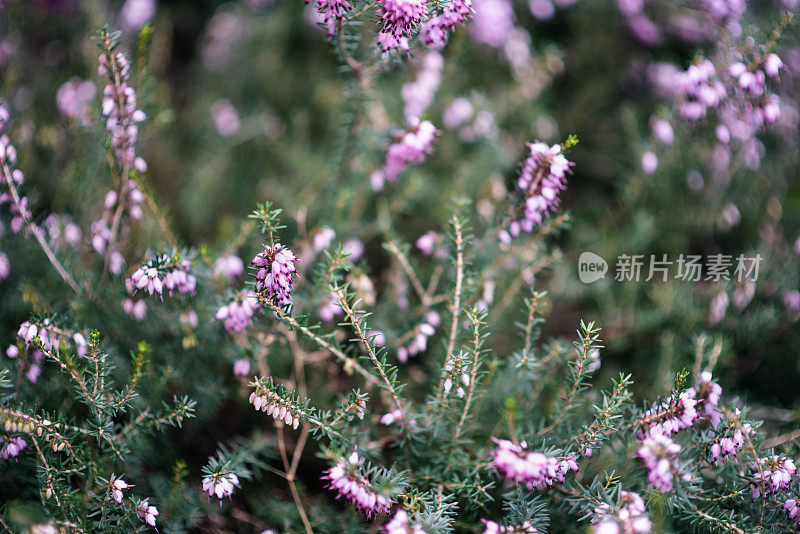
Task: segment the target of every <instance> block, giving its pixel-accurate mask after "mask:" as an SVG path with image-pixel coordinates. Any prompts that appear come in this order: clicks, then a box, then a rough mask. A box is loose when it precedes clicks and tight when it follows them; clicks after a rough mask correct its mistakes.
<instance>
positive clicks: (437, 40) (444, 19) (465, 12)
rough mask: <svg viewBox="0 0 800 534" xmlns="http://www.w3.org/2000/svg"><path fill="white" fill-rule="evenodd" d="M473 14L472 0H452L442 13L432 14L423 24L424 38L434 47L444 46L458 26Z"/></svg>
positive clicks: (426, 42) (421, 31) (422, 32)
mask: <svg viewBox="0 0 800 534" xmlns="http://www.w3.org/2000/svg"><path fill="white" fill-rule="evenodd" d="M472 14H473V10H472V0H451V2H450V3H449V4H447V5H445V6H444V8H443V9H442V11H441V13H438V14H436V15H434V16H432V17H431V18H430V19H429V20H428V21H427V22H425V23H424V24H423V25H422V29H421V30H420V35H421V36H422V40H423V41H424V42H425V44H427V45H428V46H431V47H433V48H441V47H443V46H444V45H446V44H447V40H448V39H449V37H450V33H452V32H453V31H455V29H456V26H458V25H459V24H463V23H464V22H466V21H467V20H468V19H469V18H470V17H471V16H472Z"/></svg>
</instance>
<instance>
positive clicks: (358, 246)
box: [342, 238, 364, 263]
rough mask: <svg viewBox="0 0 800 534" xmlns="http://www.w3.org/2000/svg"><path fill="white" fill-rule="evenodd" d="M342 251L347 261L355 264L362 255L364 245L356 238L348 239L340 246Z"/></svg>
mask: <svg viewBox="0 0 800 534" xmlns="http://www.w3.org/2000/svg"><path fill="white" fill-rule="evenodd" d="M342 249H343V250H344V252H345V253H346V254H347V258H346V259H347V261H349V262H350V263H355V262H357V261H358V260H360V259H361V256H363V255H364V243H362V242H361V241H360V240H358V239H356V238H352V239H348V240H347V241H345V243H344V245H342Z"/></svg>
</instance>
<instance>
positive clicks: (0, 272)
mask: <svg viewBox="0 0 800 534" xmlns="http://www.w3.org/2000/svg"><path fill="white" fill-rule="evenodd" d="M10 273H11V262H10V261H8V256H6V255H5V254H4V253H3V252H0V280H5V279H6V278H8V275H9V274H10Z"/></svg>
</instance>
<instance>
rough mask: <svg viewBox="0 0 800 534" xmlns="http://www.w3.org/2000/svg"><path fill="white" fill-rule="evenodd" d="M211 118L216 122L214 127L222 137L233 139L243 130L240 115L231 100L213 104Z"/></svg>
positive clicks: (218, 101) (222, 100)
mask: <svg viewBox="0 0 800 534" xmlns="http://www.w3.org/2000/svg"><path fill="white" fill-rule="evenodd" d="M211 118H212V119H213V121H214V127H215V128H216V129H217V132H218V133H219V134H220V135H221V136H222V137H232V136H234V135H236V134H237V133H238V132H239V128H241V122H240V121H239V114H238V113H237V112H236V108H235V107H233V104H231V101H230V100H227V99H221V100H217V101H216V102H214V103H213V104H211Z"/></svg>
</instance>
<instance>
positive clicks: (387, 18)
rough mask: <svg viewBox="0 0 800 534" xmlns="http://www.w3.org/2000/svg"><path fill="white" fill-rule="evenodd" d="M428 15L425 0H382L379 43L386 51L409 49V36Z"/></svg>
mask: <svg viewBox="0 0 800 534" xmlns="http://www.w3.org/2000/svg"><path fill="white" fill-rule="evenodd" d="M427 15H428V8H427V7H426V5H425V2H424V0H382V3H381V22H382V24H383V27H382V28H381V31H380V32H379V33H378V45H379V46H380V47H381V48H382V49H383V50H384V51H389V50H392V49H395V48H400V49H402V50H408V38H409V37H410V36H411V34H412V33H413V32H414V30H416V28H417V26H419V24H420V23H421V22H422V20H423V19H424V18H425V17H427Z"/></svg>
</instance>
